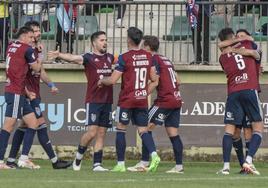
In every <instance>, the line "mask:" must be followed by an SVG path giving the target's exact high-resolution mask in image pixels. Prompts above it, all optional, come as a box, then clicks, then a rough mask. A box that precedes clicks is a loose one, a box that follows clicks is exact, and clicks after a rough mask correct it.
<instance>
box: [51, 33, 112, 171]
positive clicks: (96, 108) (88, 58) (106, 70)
mask: <svg viewBox="0 0 268 188" xmlns="http://www.w3.org/2000/svg"><path fill="white" fill-rule="evenodd" d="M91 44H92V47H93V52H92V53H86V54H84V55H72V54H65V53H59V51H51V52H49V53H48V57H49V58H51V59H53V58H60V59H63V60H66V61H70V62H74V63H77V64H80V65H84V67H85V74H86V77H87V81H88V83H87V94H86V101H85V103H86V123H85V124H86V125H87V126H89V129H88V131H87V132H86V133H85V134H84V135H83V136H82V137H81V140H80V144H79V146H78V151H77V153H76V157H75V160H74V162H73V169H74V170H75V171H78V170H80V169H81V160H82V158H83V155H84V153H85V152H86V150H87V147H88V145H89V144H90V143H91V141H92V140H93V139H94V138H96V142H95V146H94V156H93V171H108V169H106V168H103V167H102V164H101V163H102V155H103V145H104V139H105V134H106V132H107V129H108V128H111V127H112V122H111V119H110V117H111V111H112V103H113V87H112V86H104V87H102V88H99V87H98V85H97V83H98V80H100V79H102V78H103V77H104V76H110V75H111V73H112V63H113V61H114V56H113V55H112V54H110V53H107V52H106V50H107V38H106V33H105V32H103V31H98V32H95V33H93V34H92V35H91Z"/></svg>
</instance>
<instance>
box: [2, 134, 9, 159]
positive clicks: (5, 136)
mask: <svg viewBox="0 0 268 188" xmlns="http://www.w3.org/2000/svg"><path fill="white" fill-rule="evenodd" d="M9 136H10V133H9V132H7V131H6V130H3V129H2V130H1V132H0V160H1V161H2V160H4V157H5V153H6V149H7V144H8V139H9Z"/></svg>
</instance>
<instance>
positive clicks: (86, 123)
mask: <svg viewBox="0 0 268 188" xmlns="http://www.w3.org/2000/svg"><path fill="white" fill-rule="evenodd" d="M88 114H89V103H87V104H86V122H85V125H88V124H89V122H88V120H89V119H88V118H89V117H88Z"/></svg>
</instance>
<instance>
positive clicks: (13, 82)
mask: <svg viewBox="0 0 268 188" xmlns="http://www.w3.org/2000/svg"><path fill="white" fill-rule="evenodd" d="M36 58H37V57H36V56H35V54H34V50H33V48H32V47H31V46H30V45H28V44H25V43H22V42H20V41H15V42H12V43H11V44H10V45H9V46H8V48H7V57H6V76H7V84H6V86H5V92H9V93H15V94H19V95H24V94H25V79H26V74H27V72H28V69H29V64H32V63H35V61H36Z"/></svg>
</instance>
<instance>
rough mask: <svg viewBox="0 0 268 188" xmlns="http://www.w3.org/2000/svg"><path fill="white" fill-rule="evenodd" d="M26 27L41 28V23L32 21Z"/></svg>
mask: <svg viewBox="0 0 268 188" xmlns="http://www.w3.org/2000/svg"><path fill="white" fill-rule="evenodd" d="M24 26H26V27H30V28H32V27H40V24H39V22H37V21H34V20H32V21H28V22H26V23H25V24H24Z"/></svg>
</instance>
